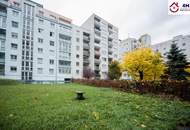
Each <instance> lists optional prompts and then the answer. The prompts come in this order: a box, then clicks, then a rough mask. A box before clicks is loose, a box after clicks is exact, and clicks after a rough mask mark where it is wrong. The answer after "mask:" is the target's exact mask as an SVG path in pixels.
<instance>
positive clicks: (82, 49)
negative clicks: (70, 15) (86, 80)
mask: <svg viewBox="0 0 190 130" xmlns="http://www.w3.org/2000/svg"><path fill="white" fill-rule="evenodd" d="M90 36H91V33H90V31H89V30H87V29H85V28H82V27H79V26H76V25H73V42H72V43H73V44H72V61H73V62H72V76H73V77H72V78H75V79H81V78H83V70H84V69H85V68H89V67H90V45H91V44H90Z"/></svg>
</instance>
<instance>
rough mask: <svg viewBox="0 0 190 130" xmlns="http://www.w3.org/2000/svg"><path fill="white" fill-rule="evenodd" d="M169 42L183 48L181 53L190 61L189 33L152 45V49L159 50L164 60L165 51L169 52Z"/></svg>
mask: <svg viewBox="0 0 190 130" xmlns="http://www.w3.org/2000/svg"><path fill="white" fill-rule="evenodd" d="M171 44H177V46H178V47H179V49H183V50H184V51H183V53H184V54H186V55H187V60H188V61H190V35H185V36H183V35H179V36H175V37H173V39H171V40H168V41H165V42H161V43H158V44H155V45H152V46H151V47H152V49H153V50H154V51H157V52H160V53H161V55H162V56H163V57H164V58H165V60H166V53H167V52H169V50H170V48H171Z"/></svg>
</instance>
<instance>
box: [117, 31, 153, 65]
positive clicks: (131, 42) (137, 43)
mask: <svg viewBox="0 0 190 130" xmlns="http://www.w3.org/2000/svg"><path fill="white" fill-rule="evenodd" d="M150 45H151V36H150V35H148V34H144V35H142V36H140V38H139V39H136V38H127V39H124V40H120V43H119V61H120V62H121V61H122V59H123V56H124V55H125V54H126V53H127V52H131V51H133V50H135V49H137V48H140V47H150Z"/></svg>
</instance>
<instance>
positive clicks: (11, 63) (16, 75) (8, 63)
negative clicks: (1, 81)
mask: <svg viewBox="0 0 190 130" xmlns="http://www.w3.org/2000/svg"><path fill="white" fill-rule="evenodd" d="M13 10H14V11H18V12H19V15H18V16H13V13H12V12H13ZM12 21H15V22H18V23H19V25H18V28H12V27H11V24H12ZM21 27H22V15H21V11H20V10H19V9H14V8H12V7H8V8H7V21H6V42H5V77H4V78H7V79H17V80H20V79H21V61H22V59H21V53H22V51H21V50H22V44H21V43H22V28H21ZM11 33H18V38H16V39H14V38H12V36H11V35H12V34H11ZM11 43H16V44H17V45H18V48H17V50H13V49H11ZM11 55H17V60H11ZM10 67H17V72H12V71H11V70H10Z"/></svg>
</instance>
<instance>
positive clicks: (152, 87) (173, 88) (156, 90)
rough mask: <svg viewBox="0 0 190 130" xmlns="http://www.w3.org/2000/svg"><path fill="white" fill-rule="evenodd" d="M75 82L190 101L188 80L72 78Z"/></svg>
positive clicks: (189, 83)
mask: <svg viewBox="0 0 190 130" xmlns="http://www.w3.org/2000/svg"><path fill="white" fill-rule="evenodd" d="M74 82H76V83H80V84H86V85H91V86H96V87H109V88H114V89H118V90H121V91H126V92H135V93H139V94H154V95H170V96H172V97H178V98H181V99H183V100H187V101H190V82H189V81H172V80H161V81H129V80H84V79H79V80H74Z"/></svg>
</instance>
